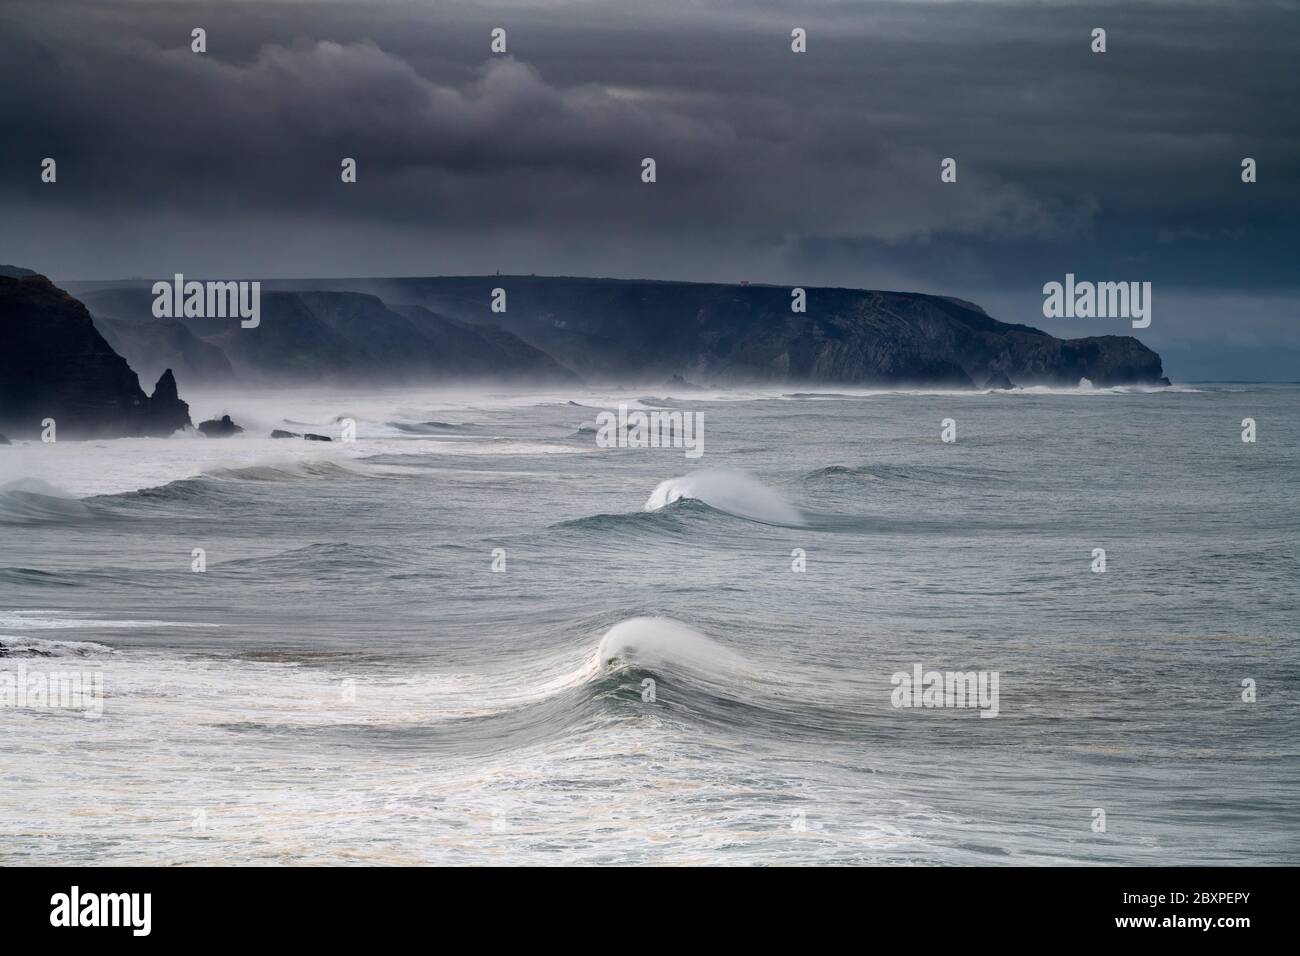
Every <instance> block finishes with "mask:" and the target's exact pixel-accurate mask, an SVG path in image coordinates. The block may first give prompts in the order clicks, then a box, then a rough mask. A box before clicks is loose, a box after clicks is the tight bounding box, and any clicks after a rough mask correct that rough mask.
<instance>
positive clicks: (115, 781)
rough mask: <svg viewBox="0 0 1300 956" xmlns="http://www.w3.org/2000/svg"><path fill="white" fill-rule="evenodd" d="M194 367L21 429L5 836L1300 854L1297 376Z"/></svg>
mask: <svg viewBox="0 0 1300 956" xmlns="http://www.w3.org/2000/svg"><path fill="white" fill-rule="evenodd" d="M182 392H183V397H184V398H186V400H188V401H189V402H190V404H191V410H192V413H193V415H194V416H195V420H196V421H198V420H199V418H200V417H203V418H207V417H212V416H214V415H219V414H220V413H222V412H228V413H229V414H230V415H231V416H232V417H233V418H234V420H235V421H236V422H238V423H240V424H242V425H244V426H245V427H246V428H247V429H248V430H247V432H246V434H245V435H242V436H238V437H235V438H230V439H221V440H216V439H204V438H201V437H197V436H176V437H173V438H171V439H122V440H116V441H93V442H72V441H59V442H55V443H53V444H42V443H41V442H21V443H15V444H14V445H13V446H10V447H3V448H0V677H2V676H3V675H4V674H6V673H9V674H11V675H13V674H17V673H19V672H20V669H21V673H22V674H23V675H24V678H25V679H28V678H30V677H31V675H37V677H38V678H39V679H41V680H49V681H53V680H54V679H55V677H54V675H56V674H64V675H67V674H75V675H82V676H84V677H85V678H86V679H87V680H88V681H89V680H91V679H92V678H94V679H97V680H100V681H101V682H102V688H103V694H102V698H100V699H99V702H98V705H97V706H95V707H93V708H92V707H90V706H88V705H87V706H83V707H80V708H78V707H75V706H52V705H50V704H48V703H45V704H42V703H41V702H40V701H39V700H38V701H37V702H36V704H35V705H33V702H32V700H31V699H27V700H25V701H18V700H17V699H16V698H14V699H13V700H11V701H10V702H9V705H7V706H0V773H2V774H3V786H0V862H4V863H9V864H53V863H63V864H78V865H80V864H125V865H135V864H164V865H168V864H298V863H301V864H464V863H469V864H633V863H656V864H669V865H675V864H692V863H704V864H774V865H781V864H813V863H823V864H1084V865H1089V864H1125V865H1127V864H1148V865H1169V864H1235V863H1242V862H1250V863H1259V864H1292V865H1294V864H1297V863H1300V806H1298V804H1297V801H1296V799H1295V795H1296V793H1297V791H1298V790H1300V708H1298V707H1297V706H1296V688H1297V686H1298V685H1297V678H1300V651H1298V645H1297V641H1298V640H1300V614H1297V610H1298V609H1300V496H1298V495H1297V490H1298V478H1297V476H1298V475H1300V468H1298V465H1300V451H1298V449H1300V387H1296V386H1280V385H1279V386H1262V385H1232V384H1219V385H1185V386H1175V387H1172V388H1164V389H1159V388H1136V387H1133V388H1090V387H1081V388H1078V389H1045V388H1043V389H1024V390H1019V391H1015V392H926V391H876V392H872V391H862V390H853V389H843V390H834V391H824V392H813V391H810V390H808V391H798V390H795V389H790V388H786V389H776V388H773V389H752V390H733V391H708V390H701V391H687V390H680V391H671V390H669V391H665V388H663V387H661V388H660V389H658V390H635V391H630V390H629V391H617V390H613V389H609V390H599V389H582V388H573V389H565V390H556V391H551V392H545V393H538V392H531V393H526V392H506V391H499V390H498V391H490V390H463V391H459V392H456V391H431V390H425V391H419V390H409V389H408V390H394V391H370V392H359V391H358V392H341V391H337V390H327V389H314V390H276V391H257V390H247V391H243V392H240V393H238V394H233V395H232V394H228V393H224V394H223V393H216V392H213V393H203V392H197V391H194V390H192V389H182ZM620 402H622V403H625V404H626V406H627V407H628V408H629V409H632V410H644V411H646V412H650V411H656V410H657V411H680V412H682V413H683V414H689V415H692V416H700V417H702V428H703V431H702V436H703V451H704V453H703V455H701V456H700V457H698V458H691V457H688V456H687V455H686V454H685V453H684V451H683V449H681V448H674V447H660V448H634V447H600V445H598V443H597V434H598V432H597V429H596V427H595V426H596V423H597V421H598V418H597V416H599V415H600V413H601V412H602V411H606V410H608V411H614V410H616V409H617V405H618V403H620ZM1246 418H1250V419H1253V420H1254V421H1255V423H1256V429H1257V433H1256V440H1255V441H1254V442H1243V441H1242V431H1243V424H1242V422H1243V419H1246ZM945 419H950V420H951V424H950V425H949V426H948V431H949V436H950V437H953V436H955V441H951V442H945V441H944V440H942V433H943V431H944V429H945V425H944V421H945ZM345 420H351V421H352V422H355V427H356V440H355V441H352V442H347V443H344V442H342V441H340V440H339V438H340V435H341V428H342V427H343V425H344V423H345ZM694 420H695V421H696V422H697V423H698V422H699V421H700V418H699V417H697V418H696V419H694ZM273 428H281V429H286V430H291V431H295V432H308V431H310V432H319V433H321V434H326V435H332V436H333V437H334V438H335V441H333V442H330V443H319V442H305V441H298V440H272V439H270V438H268V437H265V436H267V435H268V434H269V433H270V431H271V429H273ZM1098 549H1101V550H1102V551H1104V570H1101V569H1100V567H1101V565H1100V564H1099V561H1100V559H1101V556H1100V555H1099V553H1098ZM196 569H201V570H196ZM931 671H937V672H940V674H941V675H942V674H947V673H950V672H957V673H959V674H967V673H972V672H974V673H975V674H978V675H981V676H980V680H981V681H983V683H982V684H981V687H982V689H984V690H986V691H992V690H993V689H994V687H995V688H996V704H995V706H994V705H993V703H992V702H991V701H989V700H988V699H986V698H978V699H977V700H975V701H972V700H969V699H968V700H966V701H965V704H964V705H963V704H962V702H961V701H960V700H959V699H958V700H954V699H952V698H951V695H949V696H948V697H943V696H942V695H940V696H939V698H938V703H939V704H942V706H910V707H909V706H897V705H898V704H899V701H900V691H901V689H902V688H903V687H904V686H905V685H906V681H904V680H903V679H902V678H900V677H899V676H898V675H904V677H907V678H908V679H911V675H914V674H921V675H925V674H928V673H929V672H931ZM994 679H995V680H996V684H995V685H994V684H992V683H990V681H992V680H994ZM3 686H4V685H3V684H0V689H2V688H3ZM972 686H973V685H972ZM15 687H16V684H14V683H12V682H11V684H10V690H11V695H10V696H11V697H13V693H12V691H13V690H14V688H15ZM902 699H903V701H904V702H907V701H908V700H911V698H908V697H906V696H905V695H904V696H903V697H902ZM916 699H917V700H920V699H921V698H920V697H919V690H918V697H917V698H916ZM0 703H4V700H3V695H0ZM65 703H66V702H65ZM83 703H84V702H83ZM972 704H974V705H975V706H972ZM994 711H996V713H994Z"/></svg>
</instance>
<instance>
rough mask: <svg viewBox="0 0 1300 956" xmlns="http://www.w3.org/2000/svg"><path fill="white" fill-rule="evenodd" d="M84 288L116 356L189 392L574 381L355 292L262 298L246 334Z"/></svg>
mask: <svg viewBox="0 0 1300 956" xmlns="http://www.w3.org/2000/svg"><path fill="white" fill-rule="evenodd" d="M80 287H84V291H82V292H81V295H83V296H84V298H85V301H86V305H87V307H88V308H89V309H90V311H91V312H92V313H93V315H94V316H95V321H96V323H97V324H98V325H99V327H100V330H101V331H102V332H103V333H104V335H105V337H106V338H107V339H109V341H110V342H111V343H113V344H114V347H115V348H117V349H118V351H120V352H121V353H122V354H124V355H126V356H127V357H128V358H130V359H131V360H132V362H133V363H135V364H136V365H137V367H139V368H142V369H147V368H152V367H154V366H156V365H158V364H159V363H166V364H168V365H169V366H170V367H173V368H175V369H177V374H178V375H179V376H180V377H181V379H182V380H183V381H185V382H186V383H187V384H188V383H191V382H203V383H205V384H222V383H224V382H226V381H229V380H230V379H231V377H232V375H233V377H235V378H237V379H243V380H253V381H266V382H271V383H283V382H286V381H294V380H298V381H301V380H303V379H308V380H313V381H326V382H336V383H338V384H340V385H347V384H349V383H355V382H372V381H375V380H377V379H382V380H383V381H384V382H387V383H393V384H427V383H434V382H441V381H446V380H468V379H479V380H491V381H510V382H538V383H556V382H562V383H571V382H576V381H577V377H576V376H575V375H574V374H573V373H572V372H570V371H569V370H567V369H565V368H562V367H561V366H560V365H559V364H557V363H556V362H555V360H554V359H552V358H551V357H550V356H549V355H546V354H545V353H544V352H542V351H541V350H539V349H537V348H535V347H534V346H532V345H529V344H527V343H526V342H524V341H522V340H521V339H520V338H519V337H518V336H516V335H514V334H513V333H511V332H507V331H504V330H503V329H501V328H499V327H497V326H491V325H476V324H472V323H465V322H459V321H456V320H453V319H449V318H447V317H445V316H440V315H436V314H434V313H432V312H430V311H429V310H427V309H422V308H419V307H418V306H414V307H410V308H409V309H408V308H406V307H401V306H390V305H388V304H386V303H385V302H383V301H381V300H380V299H378V298H376V297H375V296H373V295H365V294H361V293H358V292H333V291H306V290H304V291H297V290H289V291H276V292H271V291H264V292H263V295H262V298H261V324H260V325H259V326H258V327H257V328H254V329H244V328H240V326H239V323H238V322H236V321H232V320H225V319H197V318H195V319H155V318H154V317H153V312H152V306H153V296H152V294H151V292H150V289H149V288H148V287H147V286H141V285H134V284H131V283H120V284H114V285H113V286H112V287H109V288H102V287H100V288H95V287H93V286H92V285H91V284H89V283H85V284H80V285H79V288H80ZM232 369H233V371H232Z"/></svg>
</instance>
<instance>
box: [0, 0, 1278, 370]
mask: <svg viewBox="0 0 1300 956" xmlns="http://www.w3.org/2000/svg"><path fill="white" fill-rule="evenodd" d="M1297 12H1300V10H1297V7H1296V5H1295V4H1292V3H1269V4H1265V3H1242V2H1233V3H1224V4H1215V3H1178V4H1171V3H1140V4H1122V5H1118V4H1117V5H1114V6H1102V7H1097V6H1096V5H1090V6H1089V7H1081V6H1074V5H1071V4H1064V3H1048V4H1043V3H1029V2H1025V3H965V4H946V3H929V2H904V3H885V4H878V3H873V4H866V3H858V2H841V3H830V2H827V3H813V4H807V3H800V4H794V3H786V4H781V3H747V4H742V3H736V4H718V5H709V6H708V7H707V8H704V9H701V8H699V7H697V6H696V5H686V4H681V5H677V4H674V3H668V4H665V5H658V4H657V5H655V7H654V9H653V10H646V11H641V12H637V13H631V12H629V10H628V5H626V4H622V3H616V2H614V0H590V2H585V3H531V4H521V5H511V4H506V5H487V6H483V5H477V6H473V7H470V6H465V7H459V6H455V5H452V6H446V5H443V4H439V5H438V6H437V7H436V8H432V7H429V6H427V5H416V4H410V5H408V4H402V3H385V2H349V3H299V2H284V0H279V2H269V3H262V4H256V5H244V4H219V5H217V4H207V3H197V2H196V3H122V2H119V3H104V2H94V3H90V2H85V3H75V2H74V3H69V4H60V5H43V4H35V3H32V4H24V5H20V6H16V7H15V6H8V7H5V8H3V13H0V123H3V128H4V130H5V133H6V135H5V137H4V145H3V146H0V202H2V203H3V206H4V208H5V211H6V219H7V223H6V225H7V228H6V230H5V233H4V240H3V242H4V246H5V248H4V249H3V250H2V251H0V260H8V261H18V262H21V263H22V264H27V265H31V266H33V267H36V268H40V269H43V270H45V271H48V272H50V273H53V274H55V275H57V276H63V277H68V278H72V277H90V276H113V275H154V274H169V273H170V272H172V271H184V272H186V273H189V274H199V273H210V274H231V275H248V274H255V275H295V274H300V275H305V274H311V275H330V274H419V273H447V272H488V271H493V270H495V269H498V268H499V269H501V270H502V271H505V272H510V271H515V272H538V273H543V272H551V273H570V274H617V275H629V276H654V277H673V278H689V279H724V280H734V279H739V278H750V279H754V280H763V281H776V282H801V283H806V284H840V285H874V286H893V287H907V288H916V289H923V290H930V291H942V292H947V293H951V294H955V295H962V296H965V297H967V298H974V299H977V300H978V299H979V298H980V297H981V295H983V296H985V297H988V296H990V295H992V296H996V297H997V299H998V301H1000V302H1003V303H1006V307H1007V308H1009V309H1012V310H1014V311H1015V313H1016V314H1014V315H1006V316H1003V317H1005V318H1009V319H1012V320H1015V321H1028V322H1033V323H1034V324H1039V325H1046V324H1047V323H1044V322H1043V321H1042V320H1041V316H1038V315H1034V314H1025V313H1028V312H1030V311H1031V310H1033V311H1036V305H1035V303H1036V302H1038V301H1041V298H1040V294H1039V290H1040V289H1041V285H1042V283H1043V282H1044V281H1046V280H1048V279H1051V278H1059V277H1060V276H1062V275H1063V274H1064V272H1065V271H1074V272H1076V273H1079V274H1093V275H1095V276H1096V277H1098V278H1107V279H1141V280H1150V281H1153V282H1155V283H1156V284H1157V296H1158V297H1159V296H1160V295H1161V293H1162V291H1164V293H1165V294H1166V295H1167V296H1168V297H1169V299H1168V300H1169V301H1171V302H1172V301H1175V300H1177V301H1180V302H1182V303H1183V306H1182V308H1183V316H1184V317H1183V318H1182V319H1181V320H1180V322H1179V323H1178V324H1174V323H1173V321H1172V316H1170V317H1169V318H1168V320H1167V321H1166V323H1161V322H1160V320H1159V315H1158V314H1157V320H1156V323H1155V324H1154V325H1153V329H1152V330H1151V334H1150V336H1149V338H1151V339H1153V340H1154V341H1155V342H1156V343H1157V344H1158V343H1159V341H1160V340H1161V336H1172V338H1167V339H1166V341H1169V342H1171V343H1173V342H1192V341H1197V340H1200V339H1204V338H1205V336H1206V333H1207V332H1210V331H1212V330H1213V328H1214V321H1215V320H1214V317H1213V314H1214V310H1210V309H1208V308H1207V309H1206V310H1203V313H1202V312H1198V310H1197V308H1196V306H1195V303H1196V302H1197V301H1206V302H1208V301H1210V300H1211V299H1214V300H1216V301H1224V298H1225V297H1236V298H1238V299H1256V300H1258V301H1259V302H1261V303H1262V302H1268V303H1271V305H1270V311H1268V313H1267V315H1268V316H1270V317H1272V320H1270V321H1267V322H1264V323H1263V324H1262V325H1261V330H1263V329H1265V328H1267V330H1268V332H1267V334H1268V335H1269V336H1270V337H1271V341H1274V342H1276V341H1280V340H1285V341H1286V342H1289V344H1290V345H1293V346H1300V340H1297V339H1295V338H1289V339H1288V338H1287V336H1288V335H1292V336H1294V335H1295V333H1294V332H1291V333H1288V332H1287V331H1286V329H1288V328H1291V329H1294V328H1295V327H1296V325H1297V323H1294V322H1291V323H1290V324H1289V325H1288V323H1287V322H1286V321H1281V320H1278V319H1279V317H1278V316H1277V310H1278V308H1281V309H1282V310H1283V311H1286V310H1287V309H1290V310H1291V314H1290V317H1291V318H1295V317H1297V316H1296V312H1295V303H1296V301H1297V297H1296V294H1295V293H1296V286H1297V270H1296V269H1295V268H1294V263H1293V260H1294V250H1295V249H1296V248H1297V247H1298V246H1300V243H1298V242H1297V240H1300V226H1297V213H1300V110H1297V109H1296V103H1297V100H1298V96H1297V94H1300V80H1297V77H1296V73H1295V70H1294V51H1295V49H1296V48H1297V46H1300V17H1297V15H1296V14H1297ZM196 26H202V27H204V28H205V29H206V30H207V33H208V52H207V53H206V54H202V55H200V54H195V53H193V52H191V51H190V30H191V29H192V28H193V27H196ZM496 26H501V27H504V28H505V29H506V30H507V35H508V44H509V52H508V54H507V55H505V56H498V55H493V54H491V53H490V51H489V48H488V44H489V31H490V30H491V28H493V27H496ZM794 26H801V27H804V28H805V29H806V30H807V31H808V52H807V53H804V54H795V53H792V52H791V50H790V39H789V33H790V29H791V28H792V27H794ZM1095 26H1104V27H1105V28H1106V29H1107V32H1108V47H1109V49H1108V52H1107V53H1106V54H1104V55H1097V54H1093V53H1091V52H1090V50H1089V33H1090V30H1091V29H1092V28H1093V27H1095ZM46 156H51V157H55V158H56V159H57V160H58V163H59V167H58V168H59V179H58V183H57V184H55V185H47V184H42V183H41V182H40V181H39V168H40V166H39V164H40V161H41V159H42V158H43V157H46ZM647 156H649V157H654V158H655V160H656V162H657V165H658V182H656V183H654V184H653V185H646V184H644V183H642V182H641V180H640V168H641V167H640V164H641V160H642V158H643V157H647ZM948 156H951V157H954V158H956V159H957V162H958V181H957V183H955V184H943V183H940V181H939V163H940V160H941V159H943V158H944V157H948ZM1244 156H1252V157H1255V158H1256V159H1257V160H1258V162H1259V176H1260V181H1259V182H1258V183H1256V184H1254V185H1251V186H1246V185H1243V184H1242V183H1241V182H1240V178H1239V164H1240V161H1241V158H1242V157H1244ZM344 157H354V158H355V159H356V160H357V162H358V167H359V181H358V182H357V183H356V184H355V185H344V184H342V183H341V182H340V180H339V169H340V161H341V160H342V159H343V158H344ZM1158 303H1159V298H1157V308H1158V307H1159V306H1158ZM1188 303H1190V304H1191V305H1190V307H1189V306H1188ZM1280 318H1281V319H1286V318H1287V316H1282V317H1280ZM1162 326H1164V328H1162ZM1053 331H1062V332H1065V333H1066V334H1089V333H1092V332H1096V331H1099V330H1098V329H1095V328H1090V329H1079V328H1070V329H1053ZM1108 331H1109V330H1108ZM1113 331H1117V332H1118V331H1120V330H1119V329H1115V330H1113ZM1261 334H1262V332H1261ZM1279 337H1280V339H1279ZM1296 377H1300V376H1296Z"/></svg>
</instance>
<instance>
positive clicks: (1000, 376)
mask: <svg viewBox="0 0 1300 956" xmlns="http://www.w3.org/2000/svg"><path fill="white" fill-rule="evenodd" d="M984 388H985V389H990V388H991V389H995V390H997V391H1003V392H1008V391H1010V390H1011V389H1013V388H1015V386H1014V385H1012V384H1011V379H1009V378H1007V373H1006V372H995V373H994V374H993V375H991V376H989V380H988V381H987V382H985V383H984Z"/></svg>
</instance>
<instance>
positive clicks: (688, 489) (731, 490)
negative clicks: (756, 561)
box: [645, 468, 807, 527]
mask: <svg viewBox="0 0 1300 956" xmlns="http://www.w3.org/2000/svg"><path fill="white" fill-rule="evenodd" d="M683 498H694V499H696V500H698V501H702V502H704V503H705V504H706V505H708V506H709V507H710V508H714V509H716V510H718V511H722V512H725V513H726V514H729V515H734V516H735V517H738V518H749V519H750V520H752V521H759V522H762V523H764V524H774V525H785V526H790V527H803V526H805V525H806V524H807V522H806V521H805V520H804V516H803V515H802V514H801V513H800V512H799V509H798V508H796V507H795V506H794V505H792V504H790V503H789V502H788V501H786V500H785V499H784V498H782V497H781V495H779V494H778V493H777V492H775V491H773V490H772V489H771V488H769V487H767V485H765V484H763V483H762V482H761V481H759V480H758V479H757V478H754V477H753V476H752V475H749V474H746V473H745V472H743V471H730V470H727V469H722V468H709V469H705V470H703V471H693V472H691V473H690V474H688V475H683V476H681V477H680V478H669V479H668V480H667V481H661V482H660V483H659V485H658V486H657V487H656V488H655V490H654V491H653V492H651V493H650V497H649V498H648V499H647V500H646V503H645V510H646V511H658V510H659V509H660V508H664V507H666V506H668V505H670V504H672V503H673V502H675V501H680V500H682V499H683Z"/></svg>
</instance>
